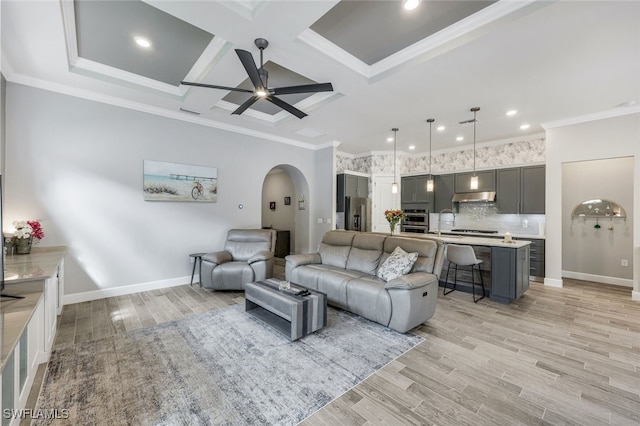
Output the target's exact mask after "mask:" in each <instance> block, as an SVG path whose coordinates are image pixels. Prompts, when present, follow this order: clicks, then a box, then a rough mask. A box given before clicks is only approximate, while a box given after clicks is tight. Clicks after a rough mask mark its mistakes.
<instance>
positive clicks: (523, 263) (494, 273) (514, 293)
mask: <svg viewBox="0 0 640 426" xmlns="http://www.w3.org/2000/svg"><path fill="white" fill-rule="evenodd" d="M528 288H529V246H524V247H520V248H518V249H515V248H507V247H492V248H491V300H495V301H496V302H500V303H511V302H512V301H514V300H516V299H518V298H519V297H520V296H522V294H523V293H524V292H525V291H527V289H528Z"/></svg>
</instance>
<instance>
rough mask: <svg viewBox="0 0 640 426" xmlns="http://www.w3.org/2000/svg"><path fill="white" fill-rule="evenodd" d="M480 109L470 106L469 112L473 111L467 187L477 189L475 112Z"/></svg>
mask: <svg viewBox="0 0 640 426" xmlns="http://www.w3.org/2000/svg"><path fill="white" fill-rule="evenodd" d="M478 111H480V107H473V108H471V112H473V176H471V181H470V182H469V189H471V190H477V189H478V176H476V123H477V122H478V120H476V114H477V113H478Z"/></svg>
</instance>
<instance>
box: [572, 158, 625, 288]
mask: <svg viewBox="0 0 640 426" xmlns="http://www.w3.org/2000/svg"><path fill="white" fill-rule="evenodd" d="M562 194H563V196H562V211H563V212H564V214H563V215H562V269H563V276H566V277H572V278H583V279H589V278H592V279H596V280H597V281H606V280H609V281H610V282H611V281H612V280H611V279H612V278H621V279H623V280H628V282H626V283H625V282H624V281H622V282H620V281H621V280H618V282H611V283H617V284H623V283H624V284H626V285H628V286H631V285H632V282H631V279H632V278H633V233H632V230H633V157H625V158H613V159H608V160H593V161H579V162H572V163H565V164H563V165H562ZM598 198H599V199H607V200H610V201H614V202H616V203H618V204H620V205H621V206H622V207H623V208H624V209H625V210H626V213H627V215H628V216H629V217H628V219H627V220H623V219H612V220H607V219H599V220H598V224H599V225H600V226H601V228H600V229H596V228H594V226H595V225H596V220H595V219H587V220H582V219H575V220H572V218H571V211H572V210H573V208H574V207H576V206H577V205H579V204H580V203H582V202H583V201H586V200H593V199H598ZM609 225H612V228H613V229H611V230H609V229H608V228H609ZM621 259H627V260H628V262H629V266H628V267H623V266H621ZM590 276H595V277H590ZM613 281H615V280H613Z"/></svg>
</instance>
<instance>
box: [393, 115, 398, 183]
mask: <svg viewBox="0 0 640 426" xmlns="http://www.w3.org/2000/svg"><path fill="white" fill-rule="evenodd" d="M391 131H392V132H393V183H392V184H391V193H392V194H397V193H398V181H397V180H396V148H397V143H398V140H397V134H398V128H397V127H394V128H393V129H391Z"/></svg>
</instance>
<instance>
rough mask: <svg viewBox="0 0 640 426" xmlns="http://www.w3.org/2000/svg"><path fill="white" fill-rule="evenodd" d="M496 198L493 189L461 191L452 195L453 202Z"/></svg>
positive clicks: (493, 199)
mask: <svg viewBox="0 0 640 426" xmlns="http://www.w3.org/2000/svg"><path fill="white" fill-rule="evenodd" d="M495 200H496V192H495V191H487V192H461V193H458V194H454V195H453V199H452V200H451V201H453V202H454V203H473V202H480V201H485V202H486V201H495Z"/></svg>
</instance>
